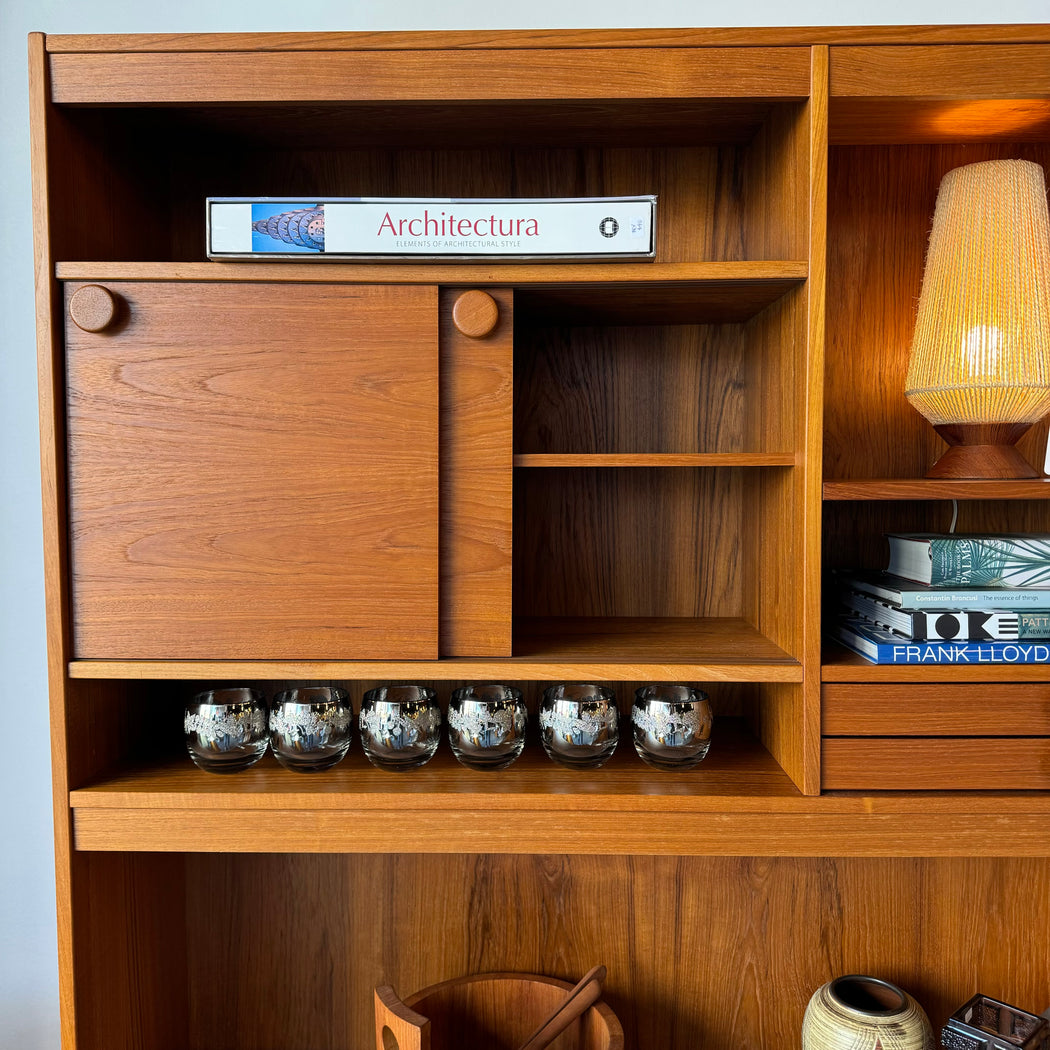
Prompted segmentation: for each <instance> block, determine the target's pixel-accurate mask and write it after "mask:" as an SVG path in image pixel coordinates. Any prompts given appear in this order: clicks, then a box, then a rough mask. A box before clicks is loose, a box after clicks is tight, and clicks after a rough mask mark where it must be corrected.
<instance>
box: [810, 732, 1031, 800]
mask: <svg viewBox="0 0 1050 1050" xmlns="http://www.w3.org/2000/svg"><path fill="white" fill-rule="evenodd" d="M821 750H822V756H821V786H822V787H823V788H824V789H825V790H827V791H835V790H842V791H985V790H987V791H1014V790H1040V791H1046V790H1048V789H1050V738H1047V737H953V738H950V739H949V738H946V737H942V738H931V737H825V738H824V741H823V743H822V748H821Z"/></svg>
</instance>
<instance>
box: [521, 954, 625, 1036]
mask: <svg viewBox="0 0 1050 1050" xmlns="http://www.w3.org/2000/svg"><path fill="white" fill-rule="evenodd" d="M604 980H605V967H604V966H595V967H594V969H592V970H589V971H588V972H587V973H585V974H584V975H583V976H582V977H581V978H580V980H579V983H577V984H576V986H575V987H574V988H572V989H570V990H569V991H568V992H567V993H566V995H565V998H564V999H563V1000H562V1002H561V1005H560V1006H559V1007H558V1009H557V1010H555V1011H554V1013H552V1014H551V1015H550V1017H548V1018H547V1020H545V1021H544V1022H543V1023H542V1024H541V1025H540V1026H539V1028H537V1029H536V1031H535V1032H533V1034H532V1035H531V1036H529V1038H528V1039H526V1040H525V1042H524V1043H522V1044H521V1048H520V1050H542V1048H543V1047H545V1046H548V1045H549V1044H550V1043H552V1042H554V1040H555V1039H556V1038H557V1037H558V1036H559V1035H561V1033H562V1032H564V1031H565V1029H566V1028H568V1027H569V1025H571V1024H572V1022H573V1021H575V1020H576V1018H577V1017H579V1016H580V1015H581V1014H582V1013H583V1012H584V1011H585V1010H587V1009H589V1008H590V1007H591V1006H592V1005H593V1004H594V1003H596V1002H597V1001H598V999H599V998H600V997H601V994H602V981H604Z"/></svg>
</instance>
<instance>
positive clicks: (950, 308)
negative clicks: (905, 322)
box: [905, 160, 1050, 478]
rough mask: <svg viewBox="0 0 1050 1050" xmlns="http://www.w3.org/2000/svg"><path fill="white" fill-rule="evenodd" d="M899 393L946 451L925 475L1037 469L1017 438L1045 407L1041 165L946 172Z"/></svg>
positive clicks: (1048, 320)
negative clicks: (902, 388)
mask: <svg viewBox="0 0 1050 1050" xmlns="http://www.w3.org/2000/svg"><path fill="white" fill-rule="evenodd" d="M905 397H907V399H908V401H909V402H910V403H911V405H912V406H913V407H914V408H915V409H917V410H918V411H919V412H920V413H921V414H922V415H923V416H924V417H925V418H926V419H927V420H929V421H930V423H932V424H933V427H934V429H935V430H936V431H937V433H938V434H940V436H941V437H942V438H944V440H945V441H947V442H948V445H949V448H948V451H947V452H945V453H944V455H943V456H941V458H940V459H939V460H938V461H937V462H936V463H935V464H934V465H933V467H932V468H931V469H930V471H929V472H928V473H927V475H926V476H927V477H928V478H1034V477H1038V476H1039V475H1038V474H1037V472H1036V471H1035V470H1034V469H1033V468H1032V467H1031V466H1030V465H1029V463H1028V462H1027V461H1026V460H1025V459H1024V457H1023V456H1022V455H1021V453H1020V452H1018V451H1017V449H1016V448H1015V447H1014V443H1015V442H1016V441H1017V439H1018V438H1019V437H1020V436H1021V435H1022V434H1023V433H1024V432H1025V431H1026V430H1027V429H1028V428H1029V427H1030V426H1031V425H1032V424H1033V423H1036V422H1038V420H1039V419H1041V418H1042V417H1043V416H1044V415H1045V414H1046V413H1047V411H1050V218H1048V215H1047V202H1046V181H1045V178H1044V175H1043V169H1042V168H1041V167H1040V166H1039V165H1038V164H1033V163H1031V162H1030V161H1025V160H993V161H984V162H981V163H978V164H967V165H965V166H964V167H961V168H955V169H954V170H952V171H949V172H948V174H947V175H945V176H944V179H943V180H942V182H941V186H940V189H939V191H938V193H937V206H936V208H935V210H934V216H933V229H932V231H931V232H930V245H929V250H928V251H927V255H926V269H925V272H924V274H923V281H922V293H921V295H920V297H919V313H918V319H917V321H916V325H915V336H914V339H913V342H912V348H911V357H910V359H909V363H908V377H907V382H906V384H905Z"/></svg>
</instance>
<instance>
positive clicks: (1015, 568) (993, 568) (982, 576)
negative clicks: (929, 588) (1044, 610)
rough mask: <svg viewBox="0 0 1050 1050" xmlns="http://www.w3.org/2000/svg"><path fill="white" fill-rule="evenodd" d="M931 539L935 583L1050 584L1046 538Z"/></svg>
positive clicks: (987, 585) (1011, 585)
mask: <svg viewBox="0 0 1050 1050" xmlns="http://www.w3.org/2000/svg"><path fill="white" fill-rule="evenodd" d="M929 542H930V557H931V561H932V568H931V578H930V583H931V584H933V585H935V586H938V587H942V586H948V587H967V586H969V587H982V586H983V587H992V586H998V587H1040V586H1047V585H1050V544H1048V543H1047V541H1046V540H1043V539H1022V538H1016V539H1013V538H997V537H988V538H978V537H958V538H952V537H949V538H938V539H931V540H930V541H929Z"/></svg>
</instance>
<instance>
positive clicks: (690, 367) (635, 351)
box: [514, 325, 780, 453]
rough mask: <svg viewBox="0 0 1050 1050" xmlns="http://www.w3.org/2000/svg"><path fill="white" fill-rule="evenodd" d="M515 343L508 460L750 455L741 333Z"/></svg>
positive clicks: (546, 333)
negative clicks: (528, 455)
mask: <svg viewBox="0 0 1050 1050" xmlns="http://www.w3.org/2000/svg"><path fill="white" fill-rule="evenodd" d="M517 336H518V338H517V340H516V342H517V346H516V352H515V375H514V394H515V405H514V426H515V451H516V452H541V453H557V452H563V453H564V452H577V453H601V452H624V453H627V452H743V451H756V449H755V447H754V446H753V445H750V444H749V442H748V435H749V433H751V432H752V430H753V427H752V426H749V424H748V416H749V413H754V412H755V411H757V409H758V407H759V406H758V401H759V399H758V398H757V397H756V396H755V395H754V392H753V391H749V389H748V386H747V376H748V370H747V369H746V368H745V360H744V359H745V356H746V352H747V347H746V339H745V337H744V334H743V330H742V327H741V326H738V325H706V326H705V325H678V326H659V327H652V328H642V327H639V328H557V329H550V328H542V329H521V328H519V330H518V333H517ZM749 395H750V396H749ZM763 451H765V450H764V449H763ZM774 451H780V450H779V449H778V450H774Z"/></svg>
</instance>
